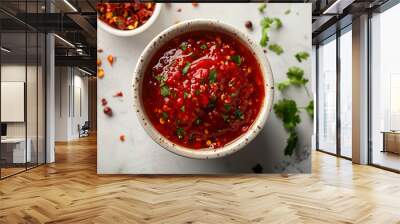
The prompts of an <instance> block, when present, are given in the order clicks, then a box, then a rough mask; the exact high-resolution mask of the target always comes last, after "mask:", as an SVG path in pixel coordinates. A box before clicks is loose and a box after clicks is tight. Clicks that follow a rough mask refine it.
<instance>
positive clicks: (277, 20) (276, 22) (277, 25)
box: [274, 18, 282, 29]
mask: <svg viewBox="0 0 400 224" xmlns="http://www.w3.org/2000/svg"><path fill="white" fill-rule="evenodd" d="M274 22H275V26H276V29H280V28H281V27H282V21H281V19H279V18H274Z"/></svg>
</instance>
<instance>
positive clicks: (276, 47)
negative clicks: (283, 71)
mask: <svg viewBox="0 0 400 224" xmlns="http://www.w3.org/2000/svg"><path fill="white" fill-rule="evenodd" d="M268 49H270V50H271V51H273V52H275V53H276V54H277V55H280V54H282V53H283V48H282V47H281V46H280V45H278V44H270V45H269V47H268Z"/></svg>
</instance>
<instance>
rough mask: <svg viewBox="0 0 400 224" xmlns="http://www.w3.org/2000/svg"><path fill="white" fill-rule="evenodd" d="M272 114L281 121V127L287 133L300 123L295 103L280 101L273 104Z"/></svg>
mask: <svg viewBox="0 0 400 224" xmlns="http://www.w3.org/2000/svg"><path fill="white" fill-rule="evenodd" d="M274 112H275V114H276V116H277V117H278V118H279V119H281V120H282V121H283V126H284V127H285V129H286V130H287V131H291V130H293V129H294V128H296V126H297V125H298V124H299V123H300V122H301V119H300V111H299V109H298V108H297V104H296V101H294V100H289V99H282V100H280V101H278V102H277V103H275V105H274Z"/></svg>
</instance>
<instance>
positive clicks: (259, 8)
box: [258, 3, 267, 13]
mask: <svg viewBox="0 0 400 224" xmlns="http://www.w3.org/2000/svg"><path fill="white" fill-rule="evenodd" d="M266 8H267V4H265V3H261V4H260V6H258V11H260V12H261V13H264V11H265V9H266Z"/></svg>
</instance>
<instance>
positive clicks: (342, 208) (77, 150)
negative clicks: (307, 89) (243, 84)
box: [0, 0, 400, 223]
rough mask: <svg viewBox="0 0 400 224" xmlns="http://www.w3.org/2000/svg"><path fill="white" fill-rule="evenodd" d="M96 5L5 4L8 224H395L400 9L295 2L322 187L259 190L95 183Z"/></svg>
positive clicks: (314, 180) (122, 179) (0, 169)
mask: <svg viewBox="0 0 400 224" xmlns="http://www.w3.org/2000/svg"><path fill="white" fill-rule="evenodd" d="M96 2H97V1H96V0H87V1H86V0H85V1H80V0H60V1H58V0H3V1H1V2H0V46H1V56H0V66H1V72H0V81H1V86H0V89H1V94H0V96H1V99H0V100H1V106H0V111H1V115H0V120H1V145H0V179H1V180H0V199H1V202H2V203H0V223H2V222H4V223H13V222H23V220H25V222H32V223H45V222H52V221H53V222H74V223H79V222H84V221H93V220H95V221H97V222H99V223H110V222H113V221H115V220H118V221H127V220H129V221H132V222H133V221H135V222H138V223H151V222H159V223H162V222H163V220H164V221H165V220H167V221H166V222H167V223H184V222H187V223H191V222H196V221H199V222H202V221H203V222H206V223H207V222H209V221H210V220H215V222H217V221H218V222H222V223H251V222H257V221H259V222H274V221H276V220H281V221H282V222H290V221H292V222H295V223H296V222H309V223H313V222H318V221H319V222H332V223H340V222H348V223H357V222H358V223H364V222H373V223H397V222H399V220H400V215H399V213H398V209H399V208H400V204H399V202H397V200H393V198H396V196H400V195H399V192H398V191H397V189H399V187H400V181H399V174H398V173H400V101H399V100H398V99H397V97H396V96H397V95H399V94H400V67H399V65H398V62H397V61H396V60H397V58H398V57H397V52H399V50H400V44H399V43H398V41H397V40H399V39H400V32H399V31H397V29H393V27H397V24H398V22H399V21H400V3H399V2H398V1H396V0H379V1H375V0H368V1H357V0H350V1H348V0H311V1H296V2H297V3H304V2H306V3H310V4H312V12H313V16H312V21H310V22H312V32H313V33H312V35H313V38H312V45H313V52H312V54H311V57H312V61H313V69H312V70H313V82H314V83H315V89H314V90H315V91H314V92H315V93H316V94H315V96H314V101H315V104H314V108H315V122H314V126H315V130H314V135H313V136H314V139H313V142H314V144H313V152H312V158H313V162H312V167H313V168H312V171H313V173H312V174H310V175H286V174H282V175H272V176H268V175H267V176H261V177H259V176H251V175H249V176H244V177H243V176H228V177H209V176H190V177H179V176H172V177H171V176H167V177H165V176H156V177H146V176H145V177H141V176H120V175H116V176H107V175H106V176H102V175H97V174H96V162H97V160H96V131H97V111H98V108H99V107H98V106H99V103H100V102H97V101H98V100H97V84H96V82H97V77H96V72H97V67H96V55H97V49H96V47H97V46H96V44H97V43H96ZM269 2H274V1H272V0H271V1H269ZM278 2H281V1H278ZM199 4H201V3H199ZM236 184H242V185H241V187H238V188H235V187H232V186H235V185H236ZM299 185H301V186H306V187H301V188H300V187H298V186H299ZM265 191H268V193H269V196H268V198H265V206H259V205H258V204H257V202H256V201H253V200H254V198H262V197H267V196H266V195H265V194H266V193H265ZM182 195H190V197H189V198H186V197H183V196H182ZM271 195H273V196H271ZM367 195H368V196H367ZM163 196H165V198H163ZM257 196H258V197H257ZM179 197H183V199H182V200H180V201H179V200H175V199H176V198H179ZM253 197H254V198H253ZM32 198H33V199H32ZM192 198H196V200H198V201H197V202H196V203H194V204H189V199H192ZM321 199H323V200H321ZM260 200H264V199H260ZM3 202H4V203H3ZM244 202H247V203H248V204H247V205H248V206H249V208H248V209H250V208H251V209H254V210H253V212H249V213H251V214H252V216H253V217H248V216H249V215H248V214H245V213H246V212H244V211H245V210H246V208H243V204H241V203H244ZM263 202H264V201H263ZM174 205H175V207H174ZM316 205H317V206H316ZM158 207H160V208H159V210H157V208H158ZM244 207H245V206H244ZM176 208H178V210H179V209H181V210H182V211H183V212H182V213H177V212H176V210H177V209H176ZM186 208H190V209H191V210H192V211H193V213H190V211H188V210H185V209H186ZM209 208H213V209H209ZM277 209H278V210H277ZM129 211H130V212H132V211H135V212H136V213H137V214H138V215H132V214H131V213H130V212H129ZM169 213H170V214H173V215H168V214H169ZM185 214H189V215H187V216H185ZM195 214H201V215H195ZM234 214H240V215H234ZM266 214H268V216H269V217H271V218H270V219H268V217H266V216H267V215H266ZM282 216H285V219H282ZM204 217H207V219H208V220H207V219H205V218H204ZM288 217H289V218H288ZM203 218H204V219H203ZM286 219H288V220H290V221H287V220H286ZM3 220H4V221H3ZM21 220H22V221H21Z"/></svg>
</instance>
